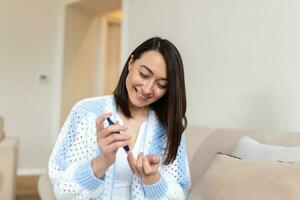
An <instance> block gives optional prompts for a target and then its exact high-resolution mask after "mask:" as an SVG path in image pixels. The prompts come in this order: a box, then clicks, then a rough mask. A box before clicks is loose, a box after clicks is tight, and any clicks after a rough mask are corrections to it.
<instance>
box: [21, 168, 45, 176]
mask: <svg viewBox="0 0 300 200" xmlns="http://www.w3.org/2000/svg"><path fill="white" fill-rule="evenodd" d="M46 171H47V169H45V168H20V169H18V170H17V175H18V176H39V175H41V174H43V173H45V172H46Z"/></svg>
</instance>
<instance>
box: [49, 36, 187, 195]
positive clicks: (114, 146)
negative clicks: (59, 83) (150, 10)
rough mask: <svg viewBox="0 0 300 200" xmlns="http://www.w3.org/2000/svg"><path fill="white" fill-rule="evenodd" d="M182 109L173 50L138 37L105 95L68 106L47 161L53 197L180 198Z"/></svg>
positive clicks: (183, 184) (183, 182)
mask: <svg viewBox="0 0 300 200" xmlns="http://www.w3.org/2000/svg"><path fill="white" fill-rule="evenodd" d="M185 112H186V94H185V84H184V72H183V63H182V60H181V56H180V54H179V52H178V50H177V48H176V47H175V46H174V45H173V44H172V43H171V42H170V41H168V40H165V39H161V38H158V37H155V38H151V39H148V40H146V41H145V42H143V43H142V44H141V45H140V46H138V47H137V48H136V49H135V50H134V51H133V52H132V53H131V54H130V56H129V57H128V59H127V61H126V63H125V66H124V68H123V71H122V74H121V76H120V79H119V82H118V85H117V88H116V89H115V91H114V93H113V95H109V96H103V97H96V98H89V99H84V100H82V101H80V102H78V103H77V104H76V105H75V106H74V108H73V109H72V111H71V113H70V115H69V117H68V119H67V121H66V123H65V124H64V126H63V128H62V130H61V133H60V135H59V138H58V139H57V142H56V144H55V147H54V149H53V152H52V154H51V157H50V161H49V176H50V178H51V181H52V183H53V185H54V192H55V194H56V197H57V199H66V198H68V199H124V200H126V199H153V200H154V199H155V200H159V199H175V200H176V199H178V200H181V199H186V198H187V197H188V193H189V190H190V187H191V181H190V173H189V167H188V164H187V163H188V162H187V156H186V147H185V138H184V136H183V131H184V129H185V128H186V125H187V120H186V116H185ZM108 118H111V119H112V121H115V123H113V122H112V121H110V124H111V125H109V124H107V121H106V119H108ZM114 133H121V134H114ZM126 145H128V146H129V149H130V151H128V152H125V151H124V150H123V149H122V147H124V146H126Z"/></svg>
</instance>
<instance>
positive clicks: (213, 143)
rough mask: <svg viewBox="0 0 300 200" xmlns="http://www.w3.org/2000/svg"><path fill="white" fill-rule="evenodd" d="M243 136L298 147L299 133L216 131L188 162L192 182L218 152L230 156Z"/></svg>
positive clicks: (266, 142)
mask: <svg viewBox="0 0 300 200" xmlns="http://www.w3.org/2000/svg"><path fill="white" fill-rule="evenodd" d="M243 135H245V136H249V137H251V138H253V139H255V140H257V141H259V142H261V143H265V144H273V145H281V146H300V133H288V132H271V131H270V132H268V131H253V130H243V129H216V130H214V131H211V132H210V134H209V135H207V137H206V138H205V139H204V141H203V142H202V143H201V145H200V146H198V148H197V150H196V151H195V154H194V156H193V158H192V160H191V162H190V169H191V174H192V175H193V176H192V182H194V181H195V180H198V179H199V178H200V177H201V175H202V174H203V173H204V171H205V170H206V168H207V167H208V166H209V164H210V162H211V161H212V160H213V159H214V158H215V155H216V154H217V153H218V152H222V153H226V154H231V153H232V152H233V150H234V149H235V147H236V145H237V144H238V141H239V139H240V138H241V137H242V136H243Z"/></svg>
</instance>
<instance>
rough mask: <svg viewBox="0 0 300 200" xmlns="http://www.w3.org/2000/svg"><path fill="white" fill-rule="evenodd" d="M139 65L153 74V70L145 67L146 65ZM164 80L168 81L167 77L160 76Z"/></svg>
mask: <svg viewBox="0 0 300 200" xmlns="http://www.w3.org/2000/svg"><path fill="white" fill-rule="evenodd" d="M141 67H143V68H145V69H146V70H147V71H148V72H149V73H150V74H151V75H153V74H154V73H153V71H152V70H151V69H149V67H147V66H146V65H141ZM161 79H162V80H164V81H168V79H167V78H161Z"/></svg>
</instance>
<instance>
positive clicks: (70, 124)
mask: <svg viewBox="0 0 300 200" xmlns="http://www.w3.org/2000/svg"><path fill="white" fill-rule="evenodd" d="M87 113H88V112H87V108H86V106H85V105H83V103H82V102H79V103H77V104H76V105H75V106H74V107H73V109H72V111H71V113H70V114H69V116H68V118H67V120H66V122H65V123H64V125H63V127H62V129H61V132H60V134H59V136H58V139H57V141H56V143H55V146H54V149H53V151H52V154H51V156H50V159H49V166H48V167H49V177H50V180H51V182H52V184H53V190H54V193H55V195H56V198H57V199H64V200H67V199H72V200H76V199H78V200H79V199H85V200H86V199H90V198H96V197H98V196H99V195H101V193H102V191H103V182H104V181H103V179H99V178H97V177H95V176H94V173H93V171H92V166H91V162H92V158H93V155H95V154H94V152H93V151H94V150H93V149H92V148H91V146H92V145H91V141H92V140H91V139H89V137H90V136H88V135H87V132H91V131H87V130H91V127H93V126H95V124H93V122H92V121H91V120H88V115H87ZM94 123H95V122H94ZM93 128H94V127H93ZM95 135H96V134H95ZM95 141H96V140H95Z"/></svg>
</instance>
